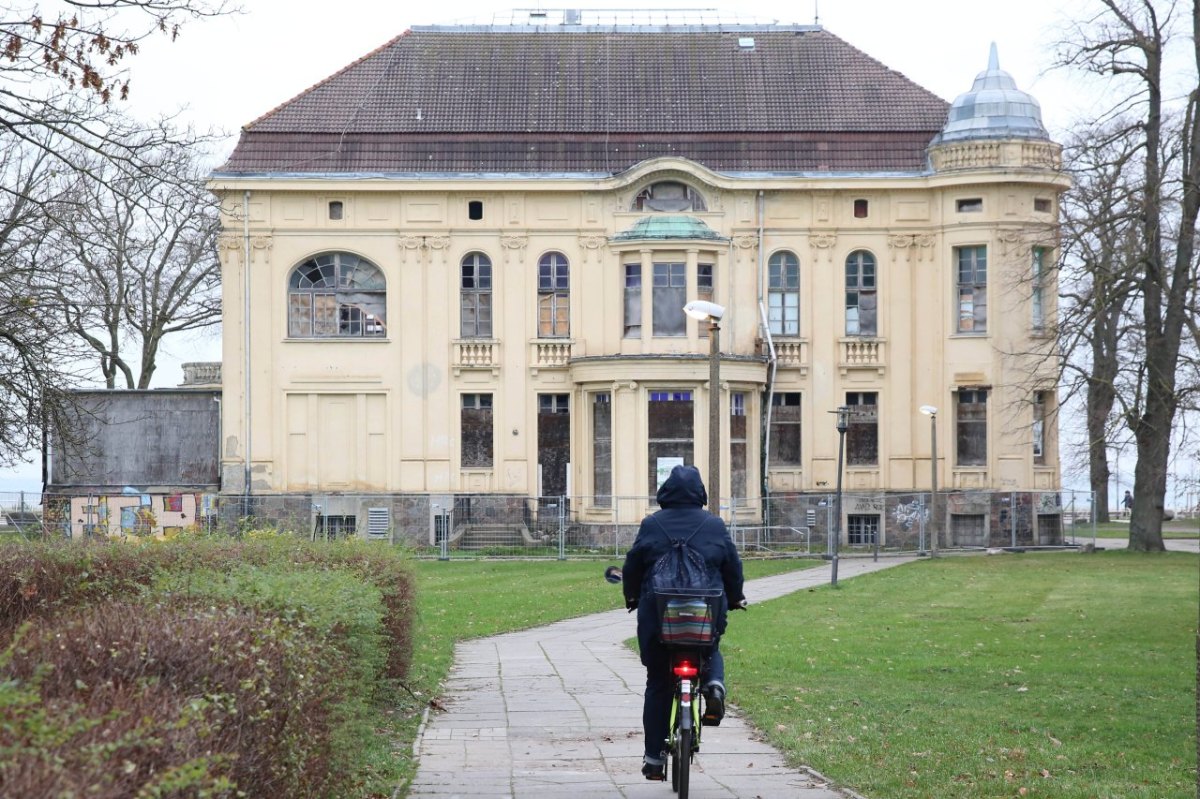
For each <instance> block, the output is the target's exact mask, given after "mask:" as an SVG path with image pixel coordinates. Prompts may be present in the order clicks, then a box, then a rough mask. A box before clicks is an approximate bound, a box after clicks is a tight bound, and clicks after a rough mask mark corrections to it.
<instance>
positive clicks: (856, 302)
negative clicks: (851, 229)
mask: <svg viewBox="0 0 1200 799" xmlns="http://www.w3.org/2000/svg"><path fill="white" fill-rule="evenodd" d="M876 307H877V306H876V299H875V256H874V255H872V254H871V253H869V252H867V251H866V250H856V251H854V252H852V253H850V255H849V257H847V258H846V335H847V336H874V335H876V323H875V320H876Z"/></svg>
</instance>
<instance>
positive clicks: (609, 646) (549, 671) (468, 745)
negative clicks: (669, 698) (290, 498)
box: [408, 558, 912, 799]
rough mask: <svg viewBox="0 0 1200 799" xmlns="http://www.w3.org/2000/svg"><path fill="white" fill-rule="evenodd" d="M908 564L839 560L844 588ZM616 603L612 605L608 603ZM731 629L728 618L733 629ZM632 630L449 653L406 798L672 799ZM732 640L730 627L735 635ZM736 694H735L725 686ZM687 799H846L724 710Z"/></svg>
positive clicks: (501, 640)
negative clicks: (654, 757) (651, 767)
mask: <svg viewBox="0 0 1200 799" xmlns="http://www.w3.org/2000/svg"><path fill="white" fill-rule="evenodd" d="M910 560H912V558H884V559H881V560H880V561H878V562H874V561H870V560H865V559H863V560H859V559H844V560H842V561H841V562H840V564H839V570H838V577H839V580H841V579H850V578H852V577H854V576H857V575H860V574H867V573H870V572H873V571H878V570H880V569H886V568H890V567H892V566H897V565H900V564H901V563H906V562H908V561H910ZM829 571H830V570H829V566H828V565H825V566H823V567H821V568H816V569H809V570H806V571H802V572H792V573H789V574H783V575H777V576H775V577H766V578H762V579H759V580H752V581H750V582H749V583H747V586H746V594H747V596H749V597H750V598H751V601H752V602H763V601H766V600H768V599H774V598H776V597H779V596H784V595H785V594H789V593H792V592H794V591H799V590H804V589H806V588H810V587H814V586H818V585H825V584H828V582H829V577H830V574H829ZM616 601H619V597H614V602H616ZM736 624H737V620H736V617H735V618H734V620H733V625H736ZM635 628H636V622H635V621H634V619H633V618H632V617H631V616H629V615H628V614H626V613H625V612H624V611H623V610H613V611H609V612H606V613H598V614H594V615H591V616H586V617H583V618H579V619H570V620H567V621H563V622H557V623H555V624H551V625H547V626H545V627H539V628H537V629H535V630H524V631H521V632H518V633H511V634H508V635H502V636H496V637H493V638H486V639H480V640H476V641H468V642H465V643H463V644H460V645H459V646H458V647H457V648H456V649H455V657H454V667H453V669H452V671H451V674H450V676H449V678H448V679H447V681H446V684H445V692H444V696H443V698H442V705H443V707H445V708H446V710H445V711H444V712H435V713H431V715H430V717H429V718H428V720H427V722H426V724H425V726H424V729H423V731H422V733H421V735H420V737H419V739H418V741H417V742H416V745H415V747H414V749H415V750H416V753H417V757H418V770H417V775H416V777H415V778H414V780H413V783H412V785H411V786H410V789H409V793H408V796H409V797H412V799H419V798H420V797H430V798H431V799H453V797H463V799H484V798H485V797H494V798H495V799H550V798H551V797H553V798H554V799H560V798H561V797H568V798H569V799H593V798H594V799H600V797H604V799H610V798H611V797H622V799H670V797H671V796H672V795H673V794H672V793H671V787H670V783H669V782H668V783H662V782H649V781H647V780H645V779H643V778H642V775H641V751H642V729H641V715H642V690H643V688H644V686H645V679H646V677H645V670H644V669H643V668H642V665H641V663H639V662H638V657H637V653H635V652H633V651H631V650H629V649H628V648H627V647H625V646H624V641H625V640H626V639H629V638H632V637H633V636H634V634H635ZM733 634H734V635H736V627H735V628H734V632H733ZM732 690H733V692H734V694H735V695H736V691H737V688H736V686H732ZM689 794H690V796H691V797H692V798H693V799H754V798H755V797H762V799H775V798H776V797H789V798H790V799H849V798H850V797H852V796H853V795H852V794H850V793H848V792H845V791H841V790H839V789H837V788H836V787H834V786H831V785H829V784H828V783H827V782H826V781H825V780H824V779H822V778H820V776H819V775H816V774H815V773H813V772H811V771H808V770H805V769H795V768H790V767H788V765H787V764H786V763H785V762H784V760H783V757H782V756H781V755H780V754H779V753H778V752H777V751H776V750H775V749H773V748H772V747H771V746H769V745H768V744H767V743H766V742H764V741H762V740H761V739H760V738H759V737H758V735H757V732H756V731H755V730H754V729H753V728H752V727H751V726H750V725H749V724H747V723H745V722H744V721H743V720H742V719H741V718H740V717H739V714H738V711H737V708H736V706H735V705H732V704H731V705H730V707H729V711H728V715H727V716H726V721H725V723H723V724H722V725H721V726H720V727H715V728H706V729H705V730H704V737H703V740H702V742H701V752H700V753H699V754H698V755H697V757H696V760H695V762H694V765H693V769H692V779H691V788H690V791H689Z"/></svg>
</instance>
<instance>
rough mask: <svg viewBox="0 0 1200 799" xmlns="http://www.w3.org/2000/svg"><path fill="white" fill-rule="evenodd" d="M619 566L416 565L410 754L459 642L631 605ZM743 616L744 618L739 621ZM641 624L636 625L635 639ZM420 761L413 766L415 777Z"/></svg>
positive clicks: (405, 727) (405, 717)
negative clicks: (613, 570) (609, 577)
mask: <svg viewBox="0 0 1200 799" xmlns="http://www.w3.org/2000/svg"><path fill="white" fill-rule="evenodd" d="M614 564H615V565H620V560H619V559H613V560H611V561H553V560H551V561H479V560H476V561H415V562H414V563H413V570H414V573H415V574H416V577H417V624H416V630H415V632H414V635H413V641H414V645H413V660H412V667H411V669H410V672H409V679H408V680H407V682H406V685H407V687H408V689H409V690H410V691H411V692H412V694H411V695H406V696H401V697H398V699H399V700H401V702H402V706H401V707H400V708H399V710H398V714H397V717H396V719H395V722H396V723H395V729H394V731H393V734H394V737H395V738H396V739H397V740H396V748H397V749H400V748H401V747H403V749H402V751H408V750H409V748H410V747H411V746H412V741H413V739H414V738H415V736H416V730H417V725H418V723H419V720H420V711H421V710H422V709H423V708H424V706H425V705H426V704H427V703H428V702H429V700H431V699H434V698H435V697H436V695H437V692H438V690H439V685H440V683H441V681H442V680H443V679H445V677H446V675H447V674H448V673H449V671H450V664H451V660H452V659H453V655H454V644H455V643H457V642H458V641H462V640H466V639H469V638H478V637H480V636H486V635H495V634H497V633H505V632H512V631H514V630H521V629H526V628H529V627H534V626H537V625H540V624H550V623H551V622H555V621H560V620H562V619H568V618H572V617H574V616H583V615H586V614H588V613H598V612H600V611H605V610H612V609H613V608H620V607H623V606H624V600H623V599H622V595H621V588H620V586H617V585H611V584H609V583H607V582H605V580H604V569H605V567H606V566H609V565H614ZM820 564H821V561H819V560H806V559H780V560H747V561H745V572H746V577H747V578H748V579H753V578H755V577H766V576H768V575H771V574H779V573H781V572H784V571H790V570H793V569H803V568H812V567H814V566H818V565H820ZM740 620H741V619H740V618H739V621H740ZM634 627H635V623H634V620H633V618H632V617H630V620H629V631H630V634H631V635H632V634H633V631H634ZM413 768H415V764H410V771H409V773H408V775H407V776H408V779H411V777H412V773H413V770H412V769H413Z"/></svg>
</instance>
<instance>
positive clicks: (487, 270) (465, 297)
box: [460, 252, 492, 338]
mask: <svg viewBox="0 0 1200 799" xmlns="http://www.w3.org/2000/svg"><path fill="white" fill-rule="evenodd" d="M461 266H462V269H461V279H462V282H461V300H462V302H461V306H460V307H461V331H462V337H463V338H491V337H492V260H491V259H490V258H488V257H487V256H486V255H484V254H483V253H481V252H470V253H467V254H466V255H465V256H464V257H463V259H462V265H461Z"/></svg>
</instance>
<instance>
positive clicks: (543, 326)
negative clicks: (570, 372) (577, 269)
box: [538, 252, 571, 338]
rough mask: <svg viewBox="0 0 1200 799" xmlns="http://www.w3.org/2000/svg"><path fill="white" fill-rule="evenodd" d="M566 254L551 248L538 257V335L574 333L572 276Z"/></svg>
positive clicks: (553, 335) (552, 335)
mask: <svg viewBox="0 0 1200 799" xmlns="http://www.w3.org/2000/svg"><path fill="white" fill-rule="evenodd" d="M570 277H571V276H570V266H569V265H568V263H567V257H566V256H565V255H563V254H562V253H558V252H548V253H546V254H545V255H543V256H542V257H541V259H540V260H539V261H538V335H539V336H541V337H542V338H554V337H561V336H569V335H570V334H571V291H570V286H571V279H570Z"/></svg>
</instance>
